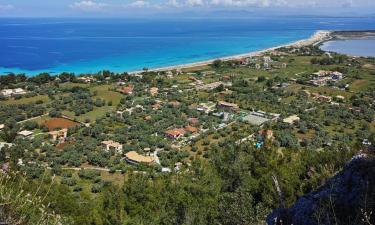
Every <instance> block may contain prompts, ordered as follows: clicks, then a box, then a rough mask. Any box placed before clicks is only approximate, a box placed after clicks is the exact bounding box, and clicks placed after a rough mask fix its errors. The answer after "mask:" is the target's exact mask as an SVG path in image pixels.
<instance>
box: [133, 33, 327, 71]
mask: <svg viewBox="0 0 375 225" xmlns="http://www.w3.org/2000/svg"><path fill="white" fill-rule="evenodd" d="M333 32H334V31H330V30H318V31H316V32H315V33H314V34H313V35H311V36H310V37H309V38H307V39H302V40H298V41H295V42H292V43H289V44H284V45H279V46H276V47H271V48H267V49H263V50H259V51H253V52H249V53H244V54H238V55H232V56H226V57H221V58H214V59H209V60H204V61H200V62H195V63H187V64H180V65H175V66H166V67H159V68H154V69H148V71H150V72H161V71H168V70H182V69H189V68H194V67H200V66H207V65H210V64H212V63H213V62H214V61H215V60H222V61H231V60H241V59H244V58H249V57H255V56H262V55H264V54H265V53H267V52H270V51H275V50H276V49H279V48H283V47H296V48H300V47H304V46H308V45H317V44H320V43H322V42H326V41H329V40H331V39H332V38H333V37H332V36H331V34H332V33H333ZM142 72H144V71H143V70H138V71H131V72H128V73H129V74H139V73H142Z"/></svg>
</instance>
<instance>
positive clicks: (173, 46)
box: [0, 17, 375, 75]
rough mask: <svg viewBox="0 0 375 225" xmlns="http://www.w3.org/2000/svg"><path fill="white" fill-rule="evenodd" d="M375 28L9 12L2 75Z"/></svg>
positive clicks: (356, 21)
mask: <svg viewBox="0 0 375 225" xmlns="http://www.w3.org/2000/svg"><path fill="white" fill-rule="evenodd" d="M352 29H375V19H374V18H318V17H273V18H269V17H251V18H241V19H231V18H225V19H208V18H195V19H177V20H176V19H126V18H123V19H57V18H43V19H41V18H40V19H30V18H1V19H0V74H6V73H10V72H13V73H26V74H27V75H34V74H38V73H40V72H49V73H52V74H54V73H60V72H74V73H76V74H79V73H96V72H98V71H100V70H111V71H114V72H125V71H126V72H129V71H135V70H141V69H142V68H144V67H147V68H158V67H164V66H172V65H179V64H186V63H193V62H198V61H202V60H208V59H214V58H219V57H225V56H230V55H236V54H242V53H247V52H251V51H256V50H261V49H265V48H269V47H274V46H278V45H281V44H287V43H290V42H294V41H296V40H299V39H304V38H308V37H309V36H310V35H312V34H313V33H314V32H315V31H317V30H352Z"/></svg>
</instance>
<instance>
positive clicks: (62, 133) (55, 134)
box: [48, 128, 68, 142]
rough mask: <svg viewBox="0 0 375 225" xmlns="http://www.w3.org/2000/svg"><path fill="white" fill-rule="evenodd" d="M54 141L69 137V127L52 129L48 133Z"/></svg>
mask: <svg viewBox="0 0 375 225" xmlns="http://www.w3.org/2000/svg"><path fill="white" fill-rule="evenodd" d="M48 134H49V136H50V138H51V140H52V141H57V140H60V141H62V142H64V141H65V139H66V138H67V137H68V129H66V128H65V129H62V130H56V131H51V132H49V133H48Z"/></svg>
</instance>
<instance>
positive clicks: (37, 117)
mask: <svg viewBox="0 0 375 225" xmlns="http://www.w3.org/2000/svg"><path fill="white" fill-rule="evenodd" d="M43 116H48V113H46V114H43V115H40V116H36V117H33V118H29V119H26V120H22V121H19V122H17V123H24V122H27V121H30V120H35V119H39V118H41V117H43Z"/></svg>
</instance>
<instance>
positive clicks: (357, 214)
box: [267, 154, 375, 225]
mask: <svg viewBox="0 0 375 225" xmlns="http://www.w3.org/2000/svg"><path fill="white" fill-rule="evenodd" d="M371 213H372V215H371ZM267 224H268V225H281V224H282V225H290V224H293V225H322V224H327V225H328V224H345V225H350V224H353V225H354V224H356V225H357V224H358V225H360V224H367V225H370V224H375V158H374V157H372V156H368V155H364V154H362V155H359V156H356V157H354V158H353V159H352V160H351V161H350V162H349V163H348V164H347V165H346V166H345V168H344V169H343V171H341V172H340V173H338V174H337V175H336V176H334V177H333V178H331V179H329V180H328V181H327V182H326V184H325V185H323V186H322V187H320V188H319V189H318V190H316V191H314V192H312V193H309V194H306V195H304V196H302V197H300V198H299V199H298V200H297V202H296V203H295V204H294V205H293V206H291V207H290V208H288V209H277V210H274V211H273V212H272V214H270V215H269V216H268V217H267Z"/></svg>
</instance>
